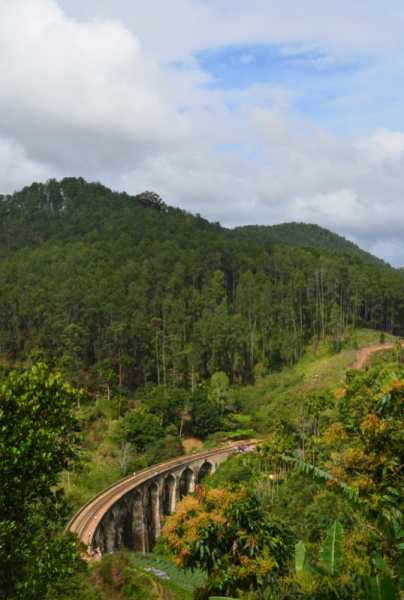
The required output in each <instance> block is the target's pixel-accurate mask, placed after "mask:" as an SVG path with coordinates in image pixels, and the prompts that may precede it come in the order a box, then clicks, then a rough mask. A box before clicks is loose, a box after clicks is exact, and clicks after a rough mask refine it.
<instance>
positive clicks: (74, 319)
mask: <svg viewBox="0 0 404 600" xmlns="http://www.w3.org/2000/svg"><path fill="white" fill-rule="evenodd" d="M145 198H146V199H147V201H146V200H145ZM0 256H1V259H2V260H1V263H0V290H1V296H2V302H1V306H0V356H1V357H2V358H3V360H6V361H10V362H11V363H13V364H21V363H22V364H25V365H27V364H29V361H30V357H32V356H36V357H38V356H41V357H42V358H45V359H46V360H47V361H48V362H49V364H51V365H52V366H55V367H57V368H59V369H60V370H61V371H62V372H63V373H64V376H65V377H66V379H68V380H69V381H70V383H71V384H72V385H75V386H77V387H85V388H86V389H87V390H88V392H89V393H92V394H98V393H101V390H102V392H104V391H106V390H107V388H109V387H110V386H111V385H115V386H116V387H118V388H119V390H120V391H121V392H126V393H129V394H131V393H133V391H134V390H135V389H137V388H139V387H140V386H142V387H144V388H147V383H149V382H152V383H154V384H155V385H157V386H161V385H165V386H167V387H168V388H172V389H177V388H184V389H190V390H191V391H193V390H194V389H195V388H196V387H197V385H198V384H200V383H201V382H202V380H203V379H208V378H210V377H211V376H212V375H213V374H214V373H216V372H218V371H223V372H225V373H226V375H227V376H228V377H229V379H230V382H231V384H234V383H237V382H241V383H253V381H254V379H255V375H256V372H257V369H258V370H259V372H261V371H264V372H265V371H274V370H276V369H278V368H279V367H282V366H283V365H285V364H291V365H292V364H295V363H297V362H298V361H299V360H300V359H301V357H302V356H303V355H304V352H305V348H306V346H307V344H309V343H311V341H312V340H314V342H315V343H317V340H318V339H322V340H323V341H324V340H325V338H326V336H332V338H333V340H334V342H335V350H336V351H338V349H339V338H340V336H341V334H342V332H343V331H345V330H346V328H347V326H348V324H349V326H350V327H353V328H354V327H355V326H357V325H360V324H361V325H365V326H369V327H373V328H376V329H382V330H385V331H389V332H391V333H396V334H397V333H400V332H402V331H403V330H404V307H403V305H402V302H401V298H402V296H403V293H404V280H403V278H402V277H401V276H399V275H398V274H396V273H395V272H389V271H383V270H380V269H379V268H377V267H376V266H374V265H368V264H364V263H363V262H361V261H360V259H359V258H358V257H356V256H354V257H350V256H347V255H343V254H341V253H338V252H332V251H330V250H323V251H319V250H315V249H314V248H287V247H278V246H273V245H271V246H270V247H264V246H260V245H258V244H253V243H251V242H249V241H244V240H242V239H236V238H233V237H229V236H228V235H227V234H226V233H225V232H224V231H223V230H222V229H221V228H220V226H219V225H218V224H214V223H213V224H212V223H208V222H207V221H206V220H204V219H202V218H201V217H200V216H198V215H197V216H192V215H190V214H188V213H185V212H184V211H181V210H178V209H174V208H171V207H165V205H164V204H163V203H162V201H161V200H160V199H158V198H156V197H155V196H154V195H153V194H146V196H145V195H144V194H143V195H140V196H134V197H131V196H128V195H127V194H124V193H122V194H118V193H115V192H111V190H109V189H107V188H105V187H104V186H102V185H101V184H89V183H86V182H84V180H82V179H74V178H67V179H64V180H62V181H61V182H56V181H54V180H51V181H49V182H48V183H47V184H33V185H32V186H30V187H29V188H24V190H22V191H21V192H16V193H15V194H13V195H11V196H7V197H4V198H3V199H2V201H1V202H0ZM38 353H39V354H38Z"/></svg>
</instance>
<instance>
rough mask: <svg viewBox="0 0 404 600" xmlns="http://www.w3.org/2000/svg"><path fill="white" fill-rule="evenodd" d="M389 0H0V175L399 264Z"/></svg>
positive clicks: (402, 116) (397, 60) (401, 127)
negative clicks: (254, 226)
mask: <svg viewBox="0 0 404 600" xmlns="http://www.w3.org/2000/svg"><path fill="white" fill-rule="evenodd" d="M403 26H404V6H403V5H402V3H401V2H399V1H398V0H385V1H384V2H383V3H380V2H376V0H367V2H366V3H365V2H363V1H362V0H351V1H350V2H348V1H347V0H334V1H333V2H332V3H325V2H324V1H323V0H305V2H301V0H282V1H281V0H248V1H247V0H171V2H169V3H168V2H167V1H166V0H149V1H148V2H144V1H143V0H115V1H112V0H85V1H83V0H80V2H79V1H78V0H59V1H58V0H3V1H2V2H1V3H0V36H1V39H2V45H1V47H0V69H1V77H2V89H1V91H0V191H2V192H9V191H13V190H14V189H18V188H20V187H22V186H23V185H26V184H29V183H31V182H32V181H34V180H45V179H47V178H48V177H63V176H65V175H77V176H78V175H81V176H83V177H85V178H86V179H88V180H92V179H96V180H100V181H103V182H104V183H105V184H106V185H110V186H111V187H113V188H114V189H120V190H123V189H125V190H126V191H128V192H129V193H137V192H140V191H143V190H145V189H153V190H155V191H156V192H158V193H159V194H160V195H161V196H162V197H163V198H164V200H166V201H167V202H168V203H171V204H174V205H176V206H180V207H182V208H185V209H187V210H190V211H192V212H199V213H200V214H202V215H204V216H205V217H206V218H209V219H211V220H215V221H216V220H220V221H221V222H222V223H223V224H224V225H227V226H230V227H232V226H236V225H242V224H247V223H259V224H273V223H280V222H285V221H304V222H312V223H317V224H319V225H322V226H324V227H327V228H329V229H331V230H333V231H335V232H337V233H340V234H342V235H345V236H346V237H347V238H349V239H352V240H353V241H355V242H356V243H358V244H359V245H360V246H362V247H363V248H365V249H367V250H369V251H371V252H373V253H375V254H377V255H378V256H380V257H382V258H384V259H385V260H388V261H390V262H391V263H392V264H394V265H396V266H400V265H404V241H403V236H402V231H403V228H404V210H403V208H404V195H403V194H404V192H403V190H404V168H403V167H404V109H403V107H404V89H403V76H402V73H403V62H404V36H403Z"/></svg>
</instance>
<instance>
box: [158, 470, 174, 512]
mask: <svg viewBox="0 0 404 600" xmlns="http://www.w3.org/2000/svg"><path fill="white" fill-rule="evenodd" d="M176 490H177V481H176V479H175V477H174V475H168V476H167V477H166V478H165V479H164V482H163V491H162V509H163V517H165V516H167V515H169V514H171V513H172V512H174V511H175V508H176V504H177V502H176Z"/></svg>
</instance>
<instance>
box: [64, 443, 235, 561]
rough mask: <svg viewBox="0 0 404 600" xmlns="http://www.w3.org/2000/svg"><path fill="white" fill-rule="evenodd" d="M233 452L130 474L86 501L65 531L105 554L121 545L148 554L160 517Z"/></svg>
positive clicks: (199, 456) (207, 454)
mask: <svg viewBox="0 0 404 600" xmlns="http://www.w3.org/2000/svg"><path fill="white" fill-rule="evenodd" d="M233 451H234V450H233V448H223V449H220V448H216V449H215V450H208V451H204V452H198V453H197V454H193V455H189V456H182V457H181V458H178V459H175V460H170V461H167V462H165V463H162V464H160V465H157V466H155V467H152V468H151V469H147V470H144V471H142V472H141V473H139V475H137V476H136V477H135V476H133V475H131V476H130V477H126V478H125V479H122V480H121V481H118V482H117V483H115V484H114V485H112V486H110V487H109V488H107V489H106V490H104V491H103V492H101V493H100V494H97V496H95V497H94V498H93V499H92V500H90V501H89V502H87V504H85V505H84V506H83V507H82V508H81V509H80V510H79V511H78V512H77V513H76V515H75V516H74V517H73V518H72V520H71V521H70V523H69V524H68V526H67V529H70V530H71V531H73V532H76V533H77V534H78V537H79V540H80V541H83V542H84V543H85V544H87V545H88V548H89V552H91V551H92V550H95V549H96V548H97V547H99V548H104V549H105V550H106V551H107V552H111V551H114V550H115V549H117V548H119V546H120V545H123V546H126V547H127V548H129V549H131V550H135V551H136V552H143V553H147V552H148V551H149V548H150V546H151V545H152V544H153V542H154V540H155V539H156V538H158V536H159V535H160V533H161V529H162V525H163V522H164V517H165V516H167V515H168V514H170V513H172V512H175V510H176V506H177V502H178V501H179V500H180V499H181V498H182V497H183V496H184V495H185V494H187V493H189V492H193V491H194V490H195V486H196V485H197V483H198V481H199V480H200V478H201V477H202V475H206V474H210V473H214V471H216V469H217V467H218V466H219V464H220V463H222V462H223V461H225V460H226V459H227V457H228V456H229V454H231V453H232V452H233Z"/></svg>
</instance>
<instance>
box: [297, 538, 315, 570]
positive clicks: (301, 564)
mask: <svg viewBox="0 0 404 600" xmlns="http://www.w3.org/2000/svg"><path fill="white" fill-rule="evenodd" d="M295 568H296V572H299V571H302V572H303V573H307V574H308V575H311V569H310V565H309V561H308V560H307V555H306V548H305V547H304V544H303V543H302V542H299V543H298V544H296V546H295Z"/></svg>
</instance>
